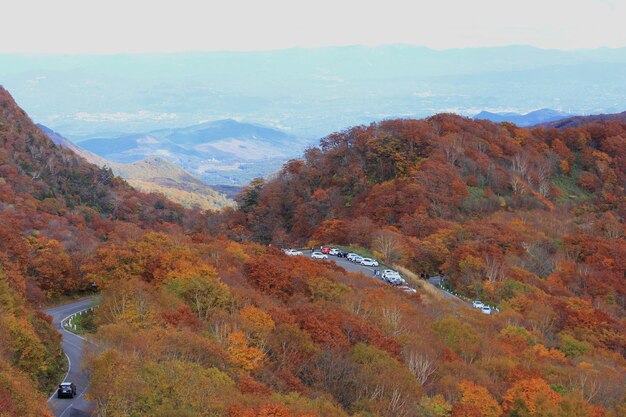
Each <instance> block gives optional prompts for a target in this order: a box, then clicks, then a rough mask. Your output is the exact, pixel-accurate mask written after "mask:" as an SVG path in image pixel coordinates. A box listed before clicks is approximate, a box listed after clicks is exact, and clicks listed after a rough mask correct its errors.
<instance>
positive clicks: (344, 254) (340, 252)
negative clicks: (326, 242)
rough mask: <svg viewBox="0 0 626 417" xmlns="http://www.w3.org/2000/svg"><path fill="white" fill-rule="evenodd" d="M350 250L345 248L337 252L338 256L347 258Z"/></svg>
mask: <svg viewBox="0 0 626 417" xmlns="http://www.w3.org/2000/svg"><path fill="white" fill-rule="evenodd" d="M349 253H350V252H346V251H345V250H340V251H339V253H337V256H338V257H339V258H345V257H346V256H348V254H349Z"/></svg>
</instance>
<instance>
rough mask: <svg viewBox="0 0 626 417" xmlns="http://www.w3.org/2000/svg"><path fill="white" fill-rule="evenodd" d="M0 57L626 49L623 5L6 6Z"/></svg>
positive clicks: (69, 2)
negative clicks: (410, 47) (338, 49)
mask: <svg viewBox="0 0 626 417" xmlns="http://www.w3.org/2000/svg"><path fill="white" fill-rule="evenodd" d="M2 15H3V16H2V22H1V24H0V52H19V53H32V52H43V53H116V52H169V51H190V50H196V51H197V50H259V49H279V48H286V47H293V46H302V47H318V46H329V45H350V44H364V45H378V44H387V43H405V44H415V45H424V46H428V47H431V48H437V49H442V48H453V47H478V46H496V45H511V44H526V45H533V46H537V47H543V48H559V49H574V48H589V47H600V46H609V47H622V46H626V25H625V24H624V18H625V17H626V0H523V1H522V0H430V1H422V0H414V1H402V0H380V1H377V2H371V1H368V0H316V1H298V0H252V1H243V0H222V1H219V2H218V1H214V0H204V1H203V0H196V1H192V0H170V1H164V0H105V1H92V0H55V1H51V0H8V1H7V2H5V4H3V5H2Z"/></svg>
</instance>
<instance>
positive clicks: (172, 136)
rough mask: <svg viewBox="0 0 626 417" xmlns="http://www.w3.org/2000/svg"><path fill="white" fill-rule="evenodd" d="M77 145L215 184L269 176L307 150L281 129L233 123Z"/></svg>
mask: <svg viewBox="0 0 626 417" xmlns="http://www.w3.org/2000/svg"><path fill="white" fill-rule="evenodd" d="M79 145H80V146H81V147H82V148H84V149H86V150H87V151H90V152H93V153H95V154H97V155H99V156H101V157H103V158H106V159H108V160H110V161H113V162H117V163H133V162H137V161H139V160H141V159H145V158H146V157H150V156H158V157H161V158H164V159H167V160H169V161H171V162H173V163H175V164H177V165H179V166H181V167H183V168H184V169H186V170H189V171H191V172H193V173H194V174H195V175H197V176H199V177H201V178H205V179H209V180H211V181H212V182H215V181H216V179H222V182H223V183H232V182H233V181H234V180H235V179H236V180H237V181H236V182H241V181H242V180H243V181H245V182H247V181H249V180H250V179H252V178H254V177H259V176H265V175H267V174H269V173H271V172H272V171H274V170H276V169H278V168H279V167H280V166H281V165H282V163H283V162H284V161H285V160H286V159H288V158H289V157H290V156H292V155H293V154H294V152H297V151H299V150H301V149H302V148H303V146H304V145H303V142H302V141H300V140H298V139H296V138H295V137H293V136H290V135H287V134H286V133H284V132H281V131H279V130H276V129H271V128H268V127H264V126H259V125H253V124H248V123H240V122H236V121H234V120H219V121H214V122H205V123H201V124H198V125H194V126H188V127H185V128H177V129H163V130H156V131H152V132H149V133H146V134H136V135H124V136H120V137H114V138H96V139H89V140H85V141H82V142H80V143H79Z"/></svg>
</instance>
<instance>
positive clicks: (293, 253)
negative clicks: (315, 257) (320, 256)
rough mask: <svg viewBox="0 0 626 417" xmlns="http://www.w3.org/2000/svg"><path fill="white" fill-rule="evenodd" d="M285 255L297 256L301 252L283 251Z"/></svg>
mask: <svg viewBox="0 0 626 417" xmlns="http://www.w3.org/2000/svg"><path fill="white" fill-rule="evenodd" d="M285 253H286V254H287V255H289V256H299V255H302V252H300V251H299V250H295V249H287V250H286V251H285Z"/></svg>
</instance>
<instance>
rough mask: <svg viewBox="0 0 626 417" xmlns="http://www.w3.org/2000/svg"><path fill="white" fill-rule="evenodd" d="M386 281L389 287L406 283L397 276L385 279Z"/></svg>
mask: <svg viewBox="0 0 626 417" xmlns="http://www.w3.org/2000/svg"><path fill="white" fill-rule="evenodd" d="M386 281H387V282H388V283H390V284H391V285H406V281H405V280H404V279H403V278H402V277H400V276H399V275H398V276H391V277H389V278H387V279H386Z"/></svg>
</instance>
